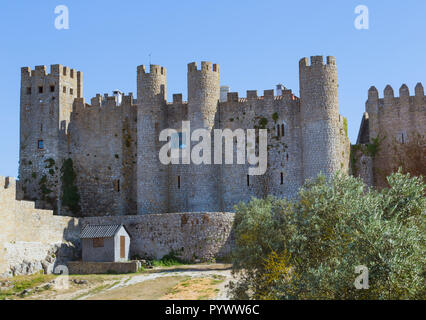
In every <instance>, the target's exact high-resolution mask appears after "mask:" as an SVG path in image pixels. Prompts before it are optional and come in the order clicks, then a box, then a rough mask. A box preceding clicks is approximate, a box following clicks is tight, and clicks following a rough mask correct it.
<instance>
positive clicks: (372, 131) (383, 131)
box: [352, 83, 426, 187]
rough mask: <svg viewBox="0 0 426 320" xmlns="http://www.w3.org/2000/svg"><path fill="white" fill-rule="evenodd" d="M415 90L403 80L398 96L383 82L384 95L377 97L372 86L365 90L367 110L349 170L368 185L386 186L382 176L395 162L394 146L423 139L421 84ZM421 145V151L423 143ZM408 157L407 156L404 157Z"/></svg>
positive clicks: (425, 101) (425, 120)
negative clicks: (366, 93) (411, 93)
mask: <svg viewBox="0 0 426 320" xmlns="http://www.w3.org/2000/svg"><path fill="white" fill-rule="evenodd" d="M414 91H415V94H414V96H410V91H409V88H408V87H407V86H406V85H405V84H403V85H402V86H401V88H400V89H399V97H395V95H394V90H393V88H392V87H391V86H390V85H388V86H386V88H385V90H384V97H383V98H379V93H378V91H377V89H376V87H374V86H373V87H371V88H370V89H369V91H368V100H367V102H366V107H365V109H366V112H365V113H364V114H363V118H362V121H361V127H360V130H359V134H358V139H357V145H356V146H355V147H353V150H354V157H353V159H352V162H353V168H352V171H353V173H354V174H355V175H359V176H361V177H362V178H363V179H364V181H365V182H366V183H367V185H369V186H377V187H384V186H386V182H385V180H384V179H385V176H386V175H387V174H388V173H389V172H390V171H392V170H394V169H395V167H396V166H397V165H396V161H397V159H398V156H399V155H398V154H397V152H398V150H397V149H395V147H396V146H398V145H404V144H409V143H411V142H418V143H421V141H424V138H425V136H424V134H425V132H426V98H425V95H424V88H423V85H422V84H421V83H418V84H417V85H416V87H415V90H414ZM421 137H423V138H421ZM422 139H423V140H422ZM421 147H423V153H424V150H425V148H426V146H424V145H423V146H421ZM419 150H422V149H421V148H420V149H419ZM407 161H410V159H405V162H407ZM406 164H407V163H406Z"/></svg>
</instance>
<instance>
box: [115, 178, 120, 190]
mask: <svg viewBox="0 0 426 320" xmlns="http://www.w3.org/2000/svg"><path fill="white" fill-rule="evenodd" d="M114 189H115V191H117V192H120V179H117V180H114Z"/></svg>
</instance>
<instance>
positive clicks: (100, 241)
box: [93, 238, 104, 248]
mask: <svg viewBox="0 0 426 320" xmlns="http://www.w3.org/2000/svg"><path fill="white" fill-rule="evenodd" d="M103 246H104V238H94V239H93V248H103Z"/></svg>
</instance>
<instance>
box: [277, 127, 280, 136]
mask: <svg viewBox="0 0 426 320" xmlns="http://www.w3.org/2000/svg"><path fill="white" fill-rule="evenodd" d="M277 136H278V137H279V136H280V125H279V124H278V125H277Z"/></svg>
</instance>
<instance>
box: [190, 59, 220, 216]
mask: <svg viewBox="0 0 426 320" xmlns="http://www.w3.org/2000/svg"><path fill="white" fill-rule="evenodd" d="M219 99H220V80H219V65H217V64H212V63H211V62H205V61H203V62H201V69H200V70H198V69H197V64H196V63H195V62H193V63H190V64H188V120H189V121H190V126H191V135H192V133H193V131H194V130H197V129H207V130H208V131H210V132H211V133H212V129H213V127H214V123H215V116H216V111H217V106H218V103H219ZM212 136H213V134H211V138H212ZM202 139H203V138H200V141H201V140H202ZM212 140H213V138H212V139H211V142H212ZM198 143H199V142H198V141H191V142H190V144H191V150H193V147H194V146H195V145H197V144H198ZM188 144H189V141H188ZM211 145H212V147H213V144H211ZM212 159H213V152H212V153H211V160H210V164H206V163H201V164H194V163H193V161H191V164H190V165H189V167H188V176H187V177H183V179H184V180H185V181H183V183H184V185H185V188H186V190H187V197H188V198H187V199H188V210H189V211H194V212H196V211H219V210H221V205H220V201H219V199H220V197H219V192H218V189H219V184H218V177H219V171H218V170H219V166H217V165H214V164H213V160H212Z"/></svg>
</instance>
